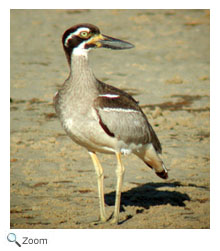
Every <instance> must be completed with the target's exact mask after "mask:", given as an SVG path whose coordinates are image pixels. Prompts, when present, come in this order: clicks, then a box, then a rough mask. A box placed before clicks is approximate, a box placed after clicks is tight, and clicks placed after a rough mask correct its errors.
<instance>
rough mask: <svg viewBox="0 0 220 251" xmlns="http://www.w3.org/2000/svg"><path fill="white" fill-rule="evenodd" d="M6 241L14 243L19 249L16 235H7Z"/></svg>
mask: <svg viewBox="0 0 220 251" xmlns="http://www.w3.org/2000/svg"><path fill="white" fill-rule="evenodd" d="M7 240H8V241H9V242H15V243H16V244H17V245H18V246H19V247H21V244H20V243H18V242H17V241H16V235H15V234H14V233H10V234H8V236H7Z"/></svg>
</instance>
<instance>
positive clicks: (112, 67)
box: [10, 10, 210, 229]
mask: <svg viewBox="0 0 220 251" xmlns="http://www.w3.org/2000/svg"><path fill="white" fill-rule="evenodd" d="M82 22H89V23H92V24H95V25H97V26H98V27H100V29H101V31H102V32H103V34H106V35H109V36H113V37H117V38H120V39H123V40H126V41H129V42H131V43H133V44H135V46H136V47H135V48H134V49H132V50H124V51H111V50H107V49H97V50H94V51H92V52H91V53H90V63H91V65H92V68H93V70H94V73H95V75H96V76H97V77H98V78H99V79H100V80H102V81H104V82H106V83H108V84H111V85H115V86H116V87H119V88H121V89H124V90H126V91H127V92H129V93H131V94H132V95H133V96H134V98H135V99H136V100H139V101H140V105H141V107H142V108H143V111H144V112H145V113H146V115H147V117H148V119H149V121H150V123H151V124H152V125H153V127H154V129H155V131H156V133H157V135H158V137H159V139H160V141H161V143H162V147H163V159H164V161H165V163H166V166H167V167H168V169H169V179H168V180H166V181H164V180H161V179H160V178H159V177H157V176H156V175H155V174H154V172H153V171H152V170H150V169H149V168H148V167H147V166H145V165H144V163H143V162H142V161H141V160H139V159H137V157H136V156H134V155H129V156H124V157H123V162H124V165H125V168H126V173H125V178H124V185H123V192H122V201H121V213H120V224H119V225H111V224H110V223H108V222H107V223H105V224H101V225H93V224H91V222H92V221H94V220H96V219H98V216H99V205H98V194H97V183H96V175H95V171H94V168H93V165H92V161H91V159H90V157H89V155H88V153H87V151H86V150H85V149H83V148H82V147H80V146H78V145H76V144H74V143H73V142H72V141H71V140H70V139H69V138H68V137H67V136H66V134H65V132H64V130H63V129H62V128H61V125H60V122H59V121H58V119H57V117H56V115H55V111H54V107H53V103H52V99H53V95H54V93H55V92H56V90H57V88H58V87H59V86H60V85H61V84H62V83H63V81H64V80H65V79H66V78H67V76H68V66H67V61H66V58H65V56H64V52H63V49H62V44H61V36H62V34H63V32H64V30H65V29H67V28H69V27H70V26H72V25H74V24H77V23H82ZM209 32H210V30H209V12H208V11H206V10H12V11H11V219H10V222H11V228H15V229H20V228H122V229H123V228H209V227H210V191H209V188H210V179H209V178H210V175H209V165H210V159H209V153H210V151H209V150H210V149H209V145H210V144H209V143H210V142H209V140H210V139H209V134H210V119H209V118H210V102H209V101H210V100H209V97H210V96H209V90H210V85H209V76H210V75H209V74H210V73H209V46H210V45H209ZM12 34H13V36H12ZM99 157H100V160H101V162H102V164H103V167H104V171H105V180H104V183H105V201H106V209H107V214H108V215H109V216H110V215H111V213H112V212H113V209H114V196H115V184H116V177H115V167H116V159H115V157H114V156H111V155H102V154H99Z"/></svg>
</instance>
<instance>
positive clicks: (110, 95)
mask: <svg viewBox="0 0 220 251" xmlns="http://www.w3.org/2000/svg"><path fill="white" fill-rule="evenodd" d="M99 97H103V98H119V97H120V96H119V95H117V94H100V95H99Z"/></svg>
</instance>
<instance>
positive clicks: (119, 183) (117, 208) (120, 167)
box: [111, 153, 125, 223]
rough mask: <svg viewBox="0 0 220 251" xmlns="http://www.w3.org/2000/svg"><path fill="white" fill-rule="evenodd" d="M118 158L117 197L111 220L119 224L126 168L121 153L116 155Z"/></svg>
mask: <svg viewBox="0 0 220 251" xmlns="http://www.w3.org/2000/svg"><path fill="white" fill-rule="evenodd" d="M116 157H117V169H116V176H117V186H116V195H115V210H114V214H113V218H112V219H111V223H118V220H119V211H120V203H121V189H122V183H123V177H124V171H125V168H124V166H123V164H122V161H121V153H116Z"/></svg>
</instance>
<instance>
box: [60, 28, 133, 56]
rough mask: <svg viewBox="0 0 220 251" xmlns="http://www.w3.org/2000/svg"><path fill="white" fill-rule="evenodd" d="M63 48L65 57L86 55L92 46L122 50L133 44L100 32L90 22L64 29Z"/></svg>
mask: <svg viewBox="0 0 220 251" xmlns="http://www.w3.org/2000/svg"><path fill="white" fill-rule="evenodd" d="M62 43H63V48H64V50H65V52H66V55H67V57H68V58H69V59H70V57H71V55H72V54H74V55H87V53H88V51H89V50H91V49H92V48H102V47H104V48H109V49H113V50H123V49H130V48H133V47H134V45H132V44H130V43H128V42H125V41H123V40H119V39H116V38H113V37H109V36H105V35H103V34H101V33H100V30H99V28H98V27H96V26H95V25H92V24H86V23H85V24H78V25H75V26H73V27H71V28H69V29H68V30H66V31H65V32H64V34H63V37H62Z"/></svg>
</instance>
